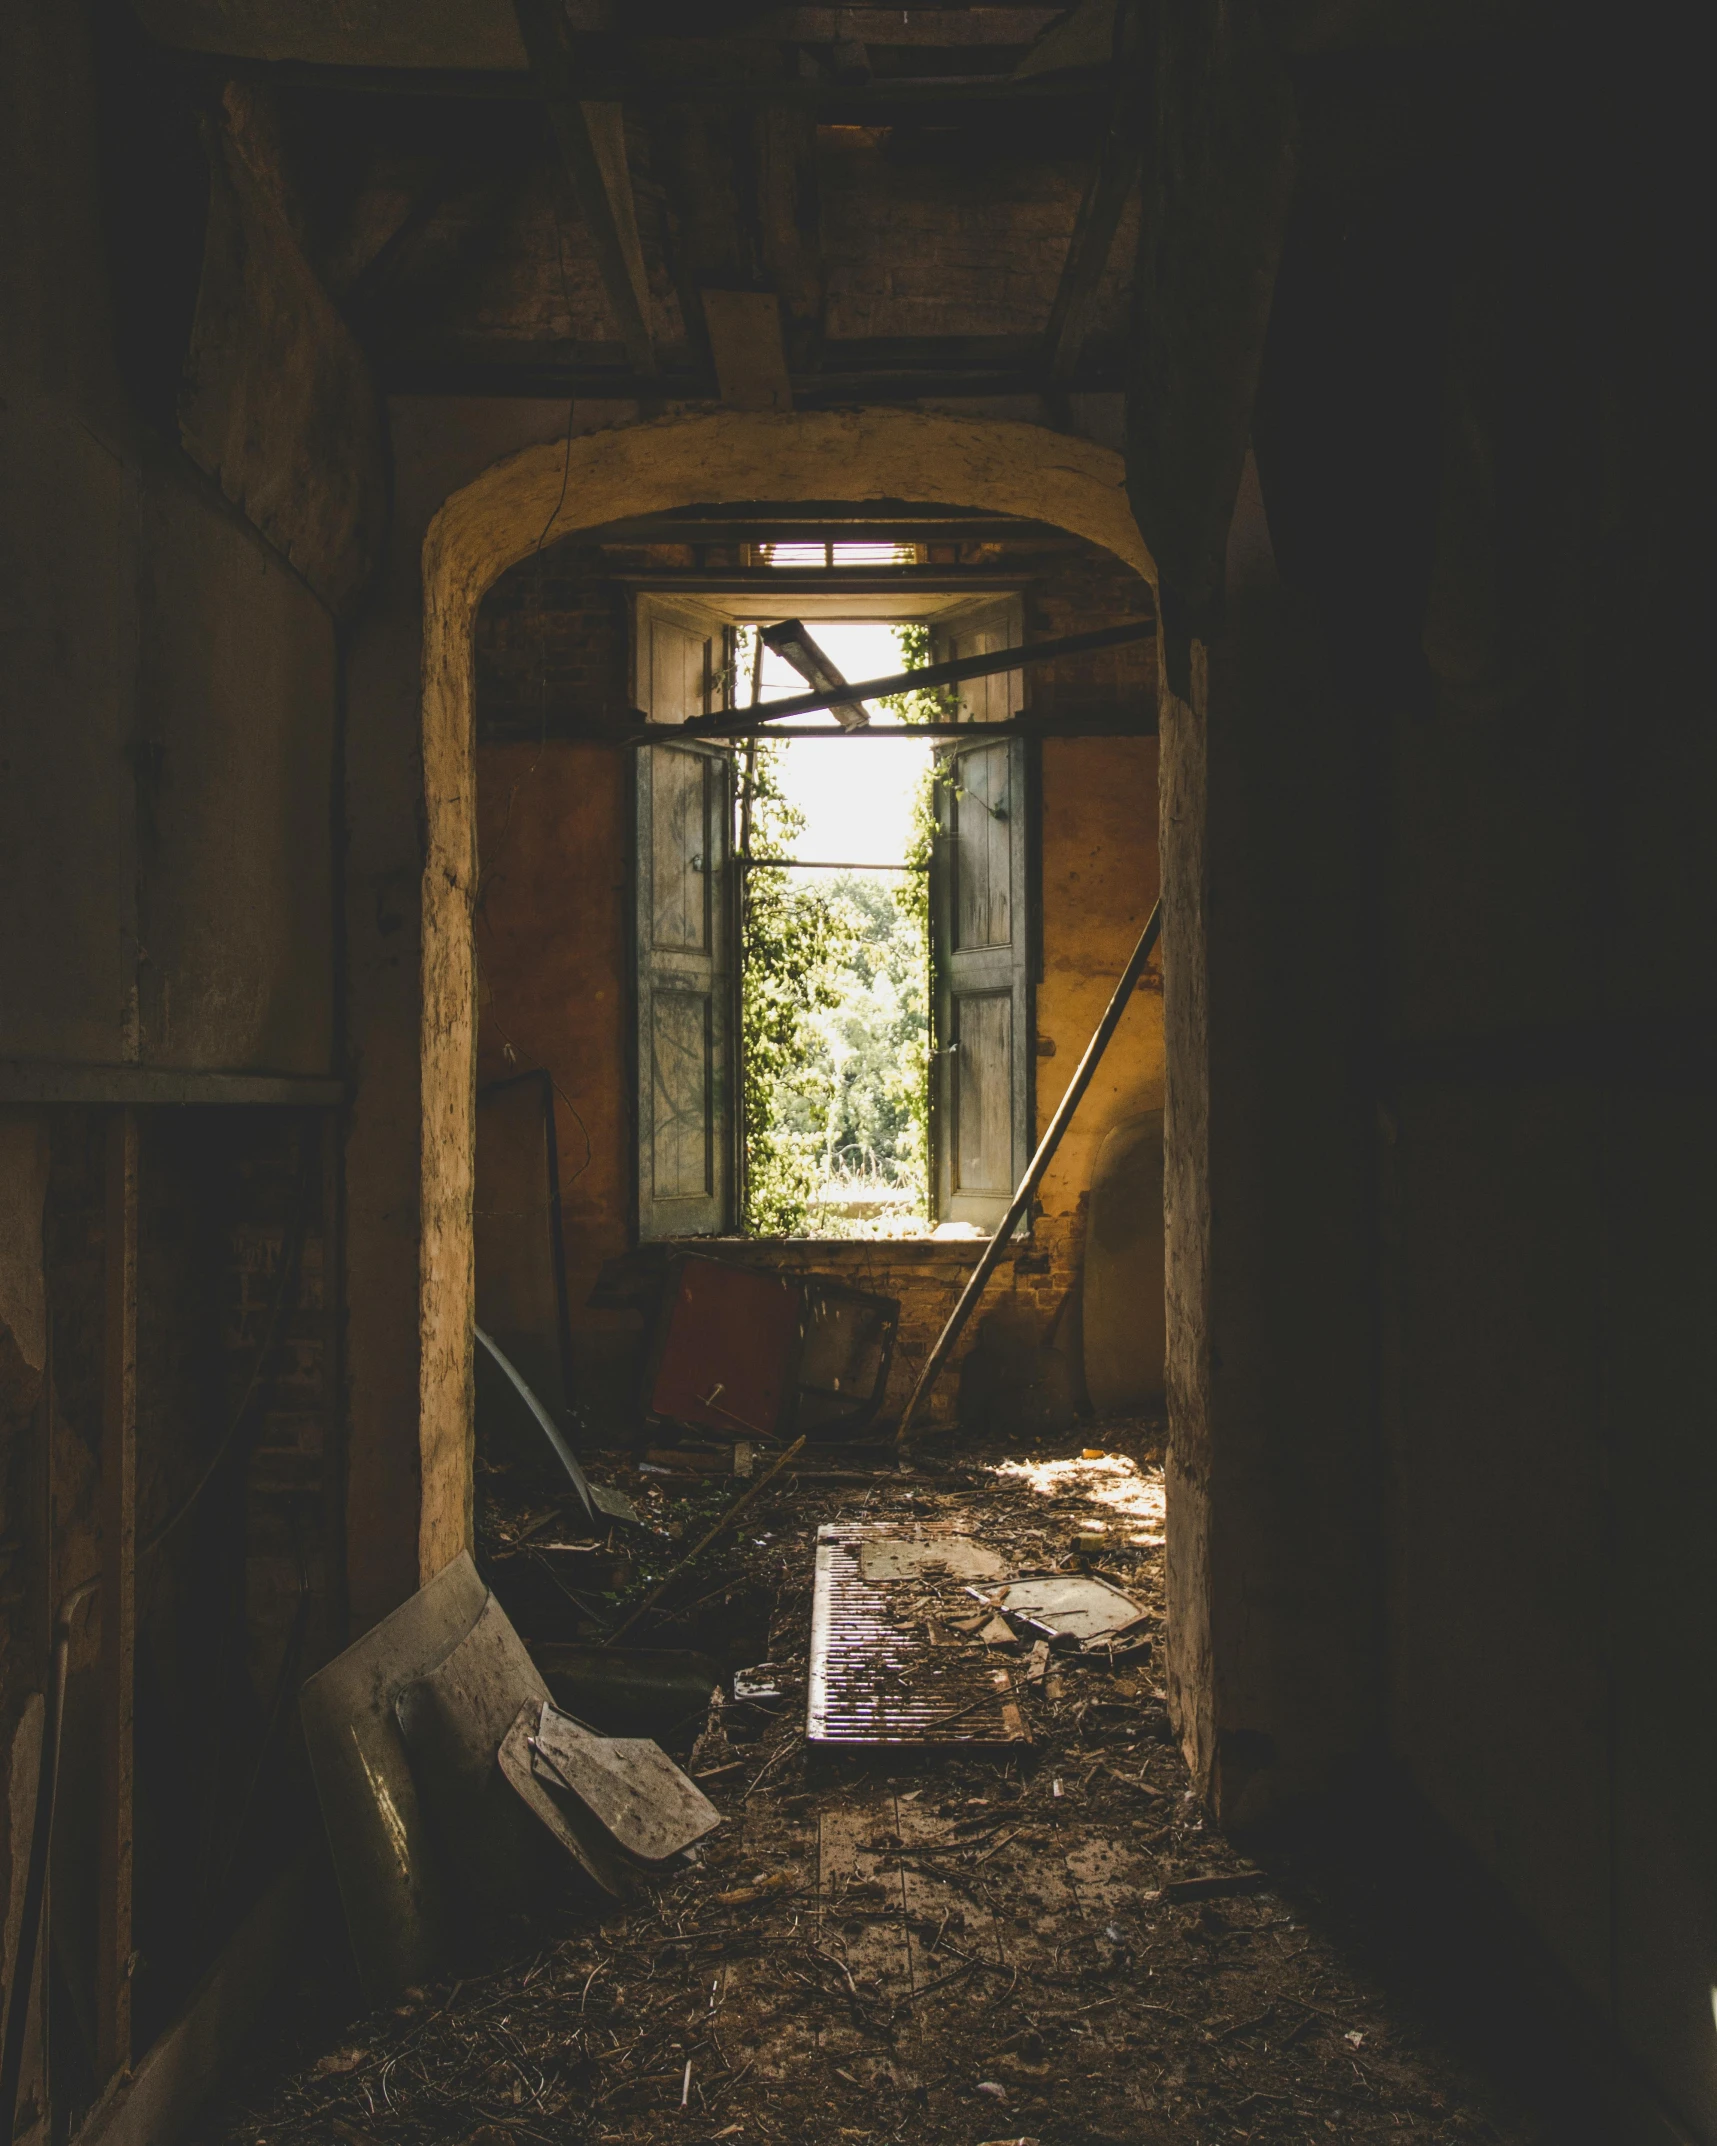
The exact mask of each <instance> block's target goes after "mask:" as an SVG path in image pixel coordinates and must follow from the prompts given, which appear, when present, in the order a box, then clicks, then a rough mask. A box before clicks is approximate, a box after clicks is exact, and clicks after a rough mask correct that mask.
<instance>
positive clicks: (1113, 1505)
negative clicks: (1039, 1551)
mask: <svg viewBox="0 0 1717 2146" xmlns="http://www.w3.org/2000/svg"><path fill="white" fill-rule="evenodd" d="M996 1473H997V1475H999V1476H1002V1477H1004V1478H1006V1477H1008V1476H1014V1477H1016V1478H1018V1479H1019V1480H1020V1481H1021V1482H1022V1483H1023V1484H1024V1486H1025V1487H1026V1488H1027V1489H1029V1490H1034V1491H1036V1493H1037V1495H1038V1496H1039V1497H1040V1498H1066V1497H1079V1498H1087V1499H1089V1500H1090V1502H1091V1503H1092V1504H1093V1505H1106V1506H1108V1508H1109V1509H1110V1511H1111V1512H1113V1513H1114V1514H1115V1516H1116V1518H1117V1519H1119V1520H1121V1521H1123V1522H1130V1523H1131V1526H1132V1531H1133V1532H1132V1535H1131V1538H1130V1539H1131V1540H1132V1541H1134V1542H1160V1541H1161V1540H1162V1533H1163V1522H1164V1520H1165V1518H1166V1515H1167V1508H1166V1506H1165V1503H1164V1499H1163V1479H1162V1473H1161V1471H1160V1470H1159V1469H1154V1468H1151V1469H1146V1468H1141V1467H1140V1466H1139V1464H1138V1462H1137V1461H1133V1460H1129V1459H1128V1458H1127V1456H1126V1455H1125V1454H1124V1453H1096V1452H1091V1451H1087V1452H1086V1453H1085V1455H1084V1456H1083V1457H1082V1458H1080V1459H1078V1460H1005V1461H1003V1462H1002V1463H1001V1464H1000V1466H999V1467H998V1468H997V1469H996Z"/></svg>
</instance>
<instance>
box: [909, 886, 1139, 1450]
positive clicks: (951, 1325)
mask: <svg viewBox="0 0 1717 2146" xmlns="http://www.w3.org/2000/svg"><path fill="white" fill-rule="evenodd" d="M1162 919H1163V905H1162V899H1161V897H1160V896H1159V897H1158V899H1157V902H1156V904H1155V906H1154V907H1153V908H1152V910H1151V913H1150V916H1149V917H1148V918H1147V919H1146V921H1145V928H1144V930H1143V931H1142V932H1140V934H1139V943H1138V945H1137V946H1135V947H1134V949H1133V951H1132V954H1131V956H1130V957H1129V959H1128V962H1127V966H1126V967H1125V968H1124V969H1123V970H1122V971H1121V981H1120V982H1119V983H1118V984H1117V985H1116V986H1115V995H1114V997H1113V998H1111V999H1110V1001H1109V1003H1108V1006H1107V1007H1106V1008H1105V1009H1104V1013H1103V1018H1102V1020H1100V1021H1099V1022H1098V1023H1097V1028H1096V1032H1095V1034H1094V1035H1093V1036H1092V1038H1091V1041H1090V1042H1089V1043H1088V1044H1087V1045H1086V1046H1085V1055H1084V1057H1083V1058H1081V1059H1080V1061H1079V1064H1078V1066H1077V1067H1076V1068H1075V1070H1074V1074H1073V1078H1072V1080H1071V1081H1069V1082H1068V1084H1067V1093H1066V1094H1065V1095H1064V1096H1063V1097H1062V1098H1061V1101H1060V1102H1059V1103H1057V1104H1056V1106H1055V1115H1054V1117H1052V1118H1051V1119H1050V1121H1049V1123H1048V1125H1047V1126H1046V1127H1045V1129H1044V1135H1043V1138H1042V1139H1041V1140H1040V1141H1039V1142H1038V1144H1037V1153H1036V1154H1035V1155H1034V1156H1033V1157H1032V1158H1031V1161H1030V1162H1029V1163H1027V1165H1026V1171H1025V1175H1024V1177H1022V1178H1021V1179H1020V1181H1019V1190H1018V1191H1017V1192H1016V1193H1015V1194H1014V1196H1013V1200H1012V1202H1011V1203H1010V1205H1009V1207H1008V1211H1007V1213H1006V1214H1005V1215H1003V1217H1002V1219H1001V1223H1000V1225H999V1227H998V1228H997V1230H996V1233H995V1235H994V1236H993V1237H992V1238H991V1239H990V1241H989V1243H988V1244H986V1245H985V1247H984V1254H983V1257H982V1258H981V1259H980V1260H979V1261H978V1264H977V1265H976V1267H974V1268H973V1270H972V1278H971V1280H970V1281H969V1282H967V1284H966V1286H965V1288H964V1289H962V1290H961V1292H960V1301H959V1302H958V1303H957V1304H956V1305H955V1306H954V1309H953V1310H952V1311H951V1312H950V1313H949V1314H948V1323H947V1325H946V1326H945V1327H943V1329H942V1331H941V1333H940V1334H939V1335H938V1336H937V1337H936V1346H935V1347H934V1348H933V1349H932V1350H931V1351H930V1354H929V1355H928V1356H927V1357H926V1358H925V1359H924V1369H923V1370H922V1371H920V1372H919V1374H918V1383H917V1385H916V1386H914V1387H913V1389H912V1395H911V1398H910V1399H909V1400H908V1402H907V1404H906V1407H905V1409H904V1410H903V1412H902V1414H901V1418H900V1428H899V1429H898V1430H897V1431H896V1432H895V1434H894V1442H895V1444H896V1445H902V1446H903V1445H904V1444H905V1443H906V1438H907V1433H908V1432H909V1431H910V1430H911V1429H912V1423H913V1418H914V1417H915V1416H916V1415H917V1413H918V1407H919V1403H920V1402H921V1401H922V1400H923V1399H924V1397H925V1395H926V1394H927V1393H928V1392H929V1391H930V1388H931V1387H932V1386H933V1385H934V1384H935V1382H936V1376H937V1373H938V1372H939V1371H940V1370H941V1369H942V1366H943V1365H944V1364H945V1363H946V1362H947V1360H948V1352H949V1351H950V1350H951V1349H952V1348H953V1346H954V1344H955V1342H956V1341H958V1340H959V1338H960V1335H961V1332H962V1330H963V1329H964V1327H965V1324H966V1321H967V1320H968V1319H969V1318H970V1317H971V1315H972V1312H973V1310H974V1309H975V1307H976V1305H977V1302H978V1299H979V1298H980V1297H981V1296H982V1295H983V1293H984V1284H985V1283H986V1282H987V1281H988V1280H989V1278H990V1276H991V1275H992V1274H993V1273H994V1272H995V1271H996V1265H997V1263H998V1261H999V1260H1000V1259H1001V1256H1002V1253H1003V1252H1004V1251H1005V1250H1006V1249H1007V1243H1008V1239H1009V1238H1010V1237H1011V1236H1012V1235H1013V1233H1014V1231H1015V1230H1016V1229H1017V1228H1018V1227H1019V1223H1020V1218H1021V1216H1022V1215H1024V1213H1025V1212H1026V1210H1027V1208H1028V1207H1030V1205H1031V1202H1032V1196H1033V1195H1034V1194H1035V1192H1036V1191H1037V1188H1038V1186H1039V1185H1040V1184H1041V1183H1042V1181H1043V1173H1044V1172H1045V1171H1046V1170H1047V1169H1048V1168H1049V1166H1050V1164H1051V1163H1052V1162H1053V1161H1054V1159H1055V1151H1056V1149H1057V1148H1058V1147H1059V1146H1060V1145H1061V1136H1062V1134H1063V1133H1065V1132H1066V1130H1067V1128H1068V1126H1069V1125H1071V1124H1072V1122H1073V1113H1074V1112H1075V1111H1076V1110H1077V1109H1078V1108H1079V1103H1080V1099H1081V1097H1082V1096H1083V1095H1084V1093H1085V1091H1086V1089H1087V1088H1089V1087H1090V1085H1091V1076H1092V1075H1093V1074H1094V1073H1095V1072H1096V1070H1097V1067H1098V1064H1099V1063H1100V1061H1101V1059H1102V1056H1103V1053H1104V1052H1105V1051H1106V1050H1107V1049H1108V1047H1109V1038H1110V1037H1111V1036H1112V1035H1113V1034H1114V1033H1115V1031H1116V1029H1117V1028H1119V1027H1120V1025H1121V1016H1122V1014H1124V1013H1125V1012H1126V1010H1127V1001H1128V1000H1129V999H1130V998H1131V997H1132V995H1133V991H1134V988H1135V986H1136V985H1137V983H1138V981H1139V978H1140V977H1141V976H1142V975H1143V974H1144V968H1145V963H1146V962H1147V961H1149V960H1150V958H1151V954H1152V952H1153V950H1154V949H1155V946H1156V943H1157V939H1158V937H1159V935H1160V934H1161V931H1162Z"/></svg>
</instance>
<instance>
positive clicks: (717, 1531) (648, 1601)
mask: <svg viewBox="0 0 1717 2146" xmlns="http://www.w3.org/2000/svg"><path fill="white" fill-rule="evenodd" d="M804 1443H805V1441H804V1439H803V1438H795V1439H794V1441H793V1443H792V1444H791V1445H790V1446H789V1447H788V1448H787V1450H786V1452H785V1453H783V1454H782V1456H781V1458H780V1459H779V1460H778V1461H777V1462H776V1463H775V1465H774V1467H773V1468H771V1469H770V1470H769V1471H768V1473H767V1474H765V1475H760V1476H759V1477H758V1478H757V1480H756V1482H755V1483H753V1484H752V1486H751V1488H750V1489H749V1490H748V1491H746V1493H745V1494H744V1496H743V1497H738V1498H735V1499H734V1501H733V1503H732V1504H731V1505H730V1506H729V1507H728V1509H727V1511H726V1512H725V1513H723V1514H722V1516H721V1518H720V1519H719V1520H718V1521H717V1522H716V1524H715V1526H714V1527H712V1528H711V1529H710V1531H709V1533H708V1534H707V1535H706V1536H704V1537H703V1539H702V1540H701V1541H700V1542H697V1543H695V1544H693V1546H692V1548H691V1549H689V1550H688V1551H687V1552H686V1554H685V1556H684V1557H682V1558H681V1559H680V1561H679V1563H678V1564H677V1565H676V1566H675V1567H674V1569H673V1571H672V1572H670V1573H667V1574H666V1575H665V1576H664V1577H663V1578H662V1579H660V1580H658V1581H657V1583H656V1585H655V1586H654V1587H652V1588H651V1590H650V1592H649V1593H648V1594H647V1595H646V1596H645V1597H644V1599H643V1601H642V1602H640V1603H639V1605H638V1607H637V1608H636V1609H635V1610H633V1611H632V1612H631V1614H630V1615H629V1616H627V1617H625V1618H624V1619H622V1621H621V1622H620V1623H619V1624H617V1625H616V1626H615V1627H614V1629H613V1631H612V1632H610V1633H609V1634H608V1636H607V1638H606V1639H601V1640H598V1641H597V1645H598V1646H601V1647H612V1646H613V1645H614V1643H615V1642H616V1640H621V1639H624V1638H625V1636H626V1634H627V1633H628V1632H629V1631H631V1629H632V1627H633V1626H634V1625H635V1624H636V1623H637V1622H638V1619H639V1618H640V1617H643V1616H646V1615H647V1614H648V1613H649V1612H650V1611H651V1610H653V1609H654V1608H655V1606H656V1604H657V1603H658V1602H660V1601H661V1599H662V1597H663V1596H664V1595H665V1594H666V1593H667V1591H668V1589H669V1588H670V1587H672V1586H673V1584H674V1582H675V1581H676V1580H677V1579H678V1578H679V1576H680V1574H681V1573H682V1572H684V1571H685V1569H686V1567H687V1566H688V1565H695V1564H696V1563H697V1561H698V1559H699V1558H700V1557H702V1555H703V1554H704V1552H705V1551H706V1550H707V1549H708V1548H709V1546H710V1544H711V1543H712V1542H714V1540H715V1539H716V1537H717V1536H718V1535H721V1534H724V1533H725V1532H726V1531H727V1529H729V1528H730V1527H732V1525H733V1523H734V1522H735V1521H736V1520H737V1519H738V1518H739V1516H740V1514H741V1513H742V1512H744V1510H745V1508H746V1507H747V1506H748V1505H749V1504H750V1503H751V1501H752V1500H753V1499H754V1498H755V1497H756V1496H757V1495H758V1493H759V1492H760V1491H763V1490H766V1489H767V1488H768V1487H769V1485H770V1484H771V1483H773V1482H774V1480H775V1478H776V1477H777V1476H778V1475H779V1474H780V1473H781V1471H782V1469H783V1468H785V1467H786V1465H787V1463H788V1462H789V1461H790V1460H792V1459H793V1458H794V1457H795V1455H796V1454H797V1453H798V1451H799V1448H800V1447H801V1446H802V1445H803V1444H804Z"/></svg>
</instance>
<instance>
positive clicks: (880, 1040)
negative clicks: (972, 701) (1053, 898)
mask: <svg viewBox="0 0 1717 2146" xmlns="http://www.w3.org/2000/svg"><path fill="white" fill-rule="evenodd" d="M895 631H896V633H897V635H898V636H899V639H900V643H901V656H902V664H901V667H902V669H919V668H921V667H922V666H923V665H924V664H925V663H927V662H928V661H929V660H930V647H929V643H930V636H929V632H928V629H927V628H924V627H922V626H902V627H897V628H896V629H895ZM883 705H884V706H885V707H888V708H889V709H890V710H891V712H893V713H895V714H897V715H898V716H899V717H900V718H901V719H902V720H904V721H906V722H925V721H930V720H934V719H936V718H937V717H938V716H943V715H944V714H945V709H946V699H945V697H944V696H943V695H942V694H939V693H935V692H928V693H920V692H914V693H909V694H903V695H900V696H898V697H897V698H895V699H892V700H889V701H886V702H884V703H883ZM786 749H787V748H786V746H785V745H784V744H782V743H777V742H774V741H771V740H764V741H762V742H760V743H759V744H758V745H757V747H756V748H755V752H754V754H753V755H752V757H751V759H750V761H749V767H750V774H749V777H748V780H749V784H750V813H749V825H750V853H751V854H752V855H753V856H763V857H780V856H787V855H791V854H792V848H793V844H794V842H795V841H796V840H797V838H798V836H799V835H800V833H801V832H802V831H803V816H802V815H801V814H800V813H799V812H798V811H797V810H796V809H795V808H794V807H793V806H792V805H791V804H790V803H789V802H788V800H787V799H786V797H785V796H784V794H783V791H782V787H781V758H780V756H781V754H782V753H783V752H784V751H785V750H786ZM934 827H935V819H934V811H933V803H932V791H931V777H930V776H929V774H928V773H926V775H925V778H924V780H923V782H922V785H921V787H920V791H919V794H918V796H917V798H916V799H915V800H914V808H913V830H914V831H913V839H912V843H911V847H910V849H909V852H908V858H907V861H908V862H910V863H913V864H920V865H926V864H928V862H929V857H930V844H931V841H932V839H933V835H934ZM746 888H747V900H746V913H745V918H744V931H743V962H744V968H743V974H744V994H743V1015H742V1019H743V1031H744V1080H743V1103H744V1123H745V1142H746V1191H745V1206H744V1226H745V1228H746V1230H747V1231H749V1232H751V1233H752V1234H754V1235H759V1236H802V1235H807V1234H815V1235H819V1236H844V1235H851V1234H866V1235H869V1234H872V1233H874V1232H883V1233H901V1232H906V1233H916V1232H917V1231H920V1230H922V1229H925V1228H926V1227H928V1224H929V1210H928V1145H929V1109H928V1066H929V1058H928V1053H929V1004H928V1000H929V991H928V985H929V973H928V954H927V935H928V929H929V888H928V881H927V875H926V873H924V872H923V871H913V872H899V873H896V872H890V873H887V874H881V873H863V872H846V873H842V874H840V875H839V877H838V878H834V879H831V880H827V881H821V882H819V881H815V880H809V881H807V880H806V879H805V878H804V877H803V875H801V874H798V873H794V872H785V871H779V870H770V869H768V868H755V869H753V870H750V871H748V872H747V873H746Z"/></svg>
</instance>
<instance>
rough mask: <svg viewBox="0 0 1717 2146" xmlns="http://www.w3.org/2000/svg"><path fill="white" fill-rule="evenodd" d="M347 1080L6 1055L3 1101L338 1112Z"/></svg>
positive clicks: (1, 1066) (0, 1084)
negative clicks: (216, 1105)
mask: <svg viewBox="0 0 1717 2146" xmlns="http://www.w3.org/2000/svg"><path fill="white" fill-rule="evenodd" d="M345 1099H346V1084H345V1082H344V1081H340V1080H321V1079H317V1078H316V1077H314V1076H313V1075H309V1074H294V1073H204V1072H196V1071H189V1070H186V1071H182V1070H180V1069H179V1068H178V1067H176V1066H137V1065H118V1066H102V1065H71V1064H67V1063H65V1062H64V1061H63V1060H60V1059H38V1058H6V1059H0V1103H86V1104H89V1103H94V1104H100V1103H231V1104H245V1105H249V1106H251V1107H252V1108H255V1107H256V1106H258V1105H263V1104H275V1103H283V1104H286V1105H289V1106H290V1107H292V1108H294V1109H302V1110H333V1109H337V1108H338V1106H339V1105H340V1104H341V1103H343V1102H344V1101H345Z"/></svg>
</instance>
